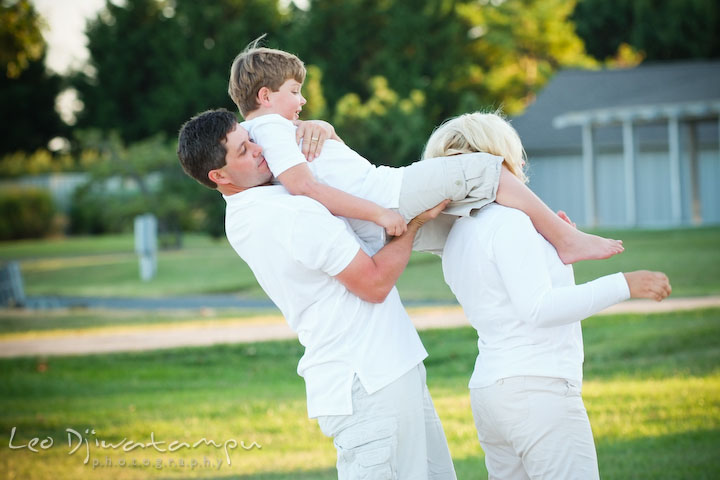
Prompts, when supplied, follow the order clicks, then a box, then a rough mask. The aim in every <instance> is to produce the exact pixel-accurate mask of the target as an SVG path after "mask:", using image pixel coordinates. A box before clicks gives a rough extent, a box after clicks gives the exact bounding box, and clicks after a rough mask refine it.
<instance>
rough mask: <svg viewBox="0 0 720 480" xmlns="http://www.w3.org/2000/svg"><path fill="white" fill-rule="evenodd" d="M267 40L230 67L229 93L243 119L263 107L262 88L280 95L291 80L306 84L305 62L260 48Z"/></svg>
mask: <svg viewBox="0 0 720 480" xmlns="http://www.w3.org/2000/svg"><path fill="white" fill-rule="evenodd" d="M264 37H265V35H263V36H261V37H260V38H258V39H256V40H254V41H253V42H252V43H250V45H248V46H247V47H245V50H243V51H242V52H240V54H239V55H238V56H237V57H235V60H234V61H233V63H232V66H231V67H230V82H229V85H228V93H229V94H230V97H231V98H232V99H233V102H235V105H237V107H238V109H239V110H240V113H241V114H242V116H243V117H246V116H247V114H248V113H250V112H252V111H253V110H256V109H257V108H258V107H259V106H260V105H259V104H258V101H257V95H258V92H259V91H260V89H261V88H262V87H268V88H269V89H270V90H272V91H273V92H277V91H278V89H280V87H281V86H282V84H283V83H285V82H286V81H287V80H289V79H291V78H292V79H294V80H296V81H297V82H300V83H303V82H304V81H305V65H304V64H303V62H302V60H300V59H299V58H298V57H296V56H295V55H293V54H292V53H288V52H283V51H282V50H275V49H273V48H265V47H260V46H258V45H259V43H260V41H261V40H262V39H263V38H264Z"/></svg>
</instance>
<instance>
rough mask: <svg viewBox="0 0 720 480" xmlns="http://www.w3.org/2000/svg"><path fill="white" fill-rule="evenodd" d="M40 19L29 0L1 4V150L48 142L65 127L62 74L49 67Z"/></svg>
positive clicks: (28, 148) (43, 145)
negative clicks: (59, 106) (58, 106)
mask: <svg viewBox="0 0 720 480" xmlns="http://www.w3.org/2000/svg"><path fill="white" fill-rule="evenodd" d="M41 25H42V19H41V18H40V16H39V15H38V14H37V12H36V11H35V9H34V8H33V6H32V5H31V4H30V3H29V2H28V1H27V0H21V1H16V2H9V1H3V2H2V3H1V4H0V130H1V131H2V132H3V134H2V136H3V141H2V142H1V143H0V156H1V155H5V154H7V153H10V152H15V151H19V150H24V151H34V150H37V149H39V148H46V147H47V144H48V141H49V140H50V139H51V138H53V137H55V136H58V135H62V134H63V133H65V132H64V124H63V122H62V121H61V120H60V117H59V116H58V114H57V112H56V111H55V98H56V97H57V95H58V93H60V88H61V79H60V77H58V76H57V75H55V74H52V73H50V72H48V71H47V70H46V69H45V66H44V60H45V41H44V40H43V37H42V35H41V33H40V28H41Z"/></svg>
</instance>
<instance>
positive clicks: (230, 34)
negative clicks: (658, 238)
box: [0, 0, 720, 246]
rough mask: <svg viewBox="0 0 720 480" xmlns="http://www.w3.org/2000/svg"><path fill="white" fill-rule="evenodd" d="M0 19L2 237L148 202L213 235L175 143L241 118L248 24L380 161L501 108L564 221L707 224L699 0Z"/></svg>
mask: <svg viewBox="0 0 720 480" xmlns="http://www.w3.org/2000/svg"><path fill="white" fill-rule="evenodd" d="M1 12H2V13H1V15H2V17H1V19H0V22H1V23H0V25H1V28H2V31H1V33H0V35H1V38H2V40H1V41H2V57H0V84H1V86H0V122H1V129H2V142H1V143H0V182H1V183H0V185H1V186H2V194H0V240H12V239H19V238H33V237H35V238H37V237H44V236H48V235H78V234H103V233H117V232H123V231H128V230H129V229H131V227H132V219H133V218H134V217H135V216H136V215H138V214H141V213H146V212H150V213H154V214H155V215H156V216H157V217H158V219H159V228H160V231H161V233H162V235H161V239H162V242H163V244H164V245H167V246H170V245H179V244H180V242H181V237H182V232H206V233H209V234H211V235H214V236H221V235H222V209H223V205H222V200H221V199H220V198H219V196H218V195H216V194H214V192H211V191H209V190H208V191H205V190H203V189H202V188H197V186H196V185H195V184H194V183H193V182H192V181H191V180H190V179H188V178H186V177H185V176H184V175H183V174H182V172H181V171H180V169H179V168H178V166H177V160H176V158H175V154H174V149H175V141H176V134H177V131H178V128H179V126H180V125H181V124H182V122H184V121H185V120H186V119H188V118H189V117H190V116H192V115H193V114H195V113H197V112H200V111H203V110H206V109H209V108H217V107H226V108H228V109H230V110H233V111H234V110H235V109H234V105H233V104H232V102H231V100H230V98H229V97H228V95H227V93H226V90H227V78H228V70H229V65H230V63H231V61H232V59H233V58H234V56H235V55H236V54H237V53H238V52H239V51H241V50H242V49H243V48H244V47H245V45H247V44H248V43H249V42H250V41H252V40H253V39H255V38H256V37H258V36H259V35H262V34H267V39H266V45H267V46H270V47H275V48H281V49H284V50H288V51H290V52H293V53H295V54H297V55H298V56H299V57H300V58H301V59H303V60H304V61H305V63H306V65H307V66H308V72H309V75H308V79H307V81H306V84H305V87H304V93H305V96H306V97H307V99H308V103H307V105H306V106H305V109H304V110H303V115H304V118H306V119H309V118H323V119H326V120H329V121H330V122H332V123H333V124H334V125H335V126H336V128H337V130H338V132H339V134H340V135H341V136H342V137H343V138H344V139H345V140H346V142H347V143H348V144H349V145H351V146H352V147H353V148H354V149H356V150H357V151H358V152H360V153H361V154H362V155H364V156H365V157H366V158H368V159H369V160H370V161H372V162H374V163H376V164H387V165H406V164H408V163H411V162H413V161H415V160H417V159H418V158H419V154H420V152H421V151H422V147H423V145H424V142H425V140H426V139H427V137H428V135H429V134H430V132H431V131H432V129H433V128H434V127H435V126H437V125H438V124H439V123H440V122H442V121H443V120H445V119H447V118H448V117H450V116H453V115H457V114H461V113H465V112H470V111H475V110H495V109H502V111H504V112H505V113H506V114H507V115H509V116H510V117H512V118H513V124H514V125H515V126H516V128H517V129H518V131H519V132H520V134H521V137H522V138H523V139H524V142H525V147H526V149H527V151H528V153H529V156H530V165H531V169H530V178H531V187H532V188H533V189H534V190H535V191H536V192H537V193H538V194H539V195H540V196H541V197H543V198H544V199H545V200H546V201H547V202H548V203H549V204H550V205H551V206H552V207H554V208H556V209H557V208H564V209H566V210H568V212H569V213H570V214H571V217H573V218H574V219H575V220H576V221H577V222H578V224H580V225H585V226H613V227H615V226H624V227H633V226H653V227H654V226H671V225H687V224H703V223H704V224H708V223H718V222H720V207H719V205H720V197H718V194H717V192H716V189H715V188H714V187H715V186H716V185H717V184H718V182H719V181H720V155H719V154H718V131H720V126H719V125H720V124H719V122H718V110H720V107H718V104H717V102H718V99H720V61H719V60H718V57H720V35H718V33H717V32H718V31H720V13H719V12H720V7H718V4H717V2H715V1H713V0H692V1H683V2H679V1H670V0H666V1H650V0H639V1H634V2H628V1H626V0H579V1H573V0H542V1H540V0H535V1H532V0H507V1H500V0H492V1H490V0H485V1H483V0H480V1H448V0H404V1H399V0H398V1H395V0H389V1H388V0H362V1H358V0H350V1H339V0H337V1H336V0H326V1H296V2H292V1H288V0H285V1H279V2H278V1H276V0H217V1H213V2H195V1H190V0H124V1H122V0H112V1H107V2H103V1H102V0H85V1H80V0H75V1H74V0H63V1H56V0H3V1H2V11H1ZM693 82H695V83H693ZM697 82H700V83H699V84H698V83H697ZM648 108H649V109H650V111H649V112H648ZM653 108H654V109H655V110H654V111H653V110H652V109H653ZM643 109H644V110H643ZM671 109H674V110H673V112H675V113H668V112H669V111H670V110H671ZM569 114H570V115H569ZM572 114H575V116H573V115H572ZM568 115H569V117H568ZM673 119H674V120H673ZM558 122H560V123H558ZM673 122H675V123H673ZM628 123H630V130H631V131H632V133H631V134H630V135H628V134H627V132H624V131H623V129H625V130H627V126H628V125H627V124H628ZM583 125H589V126H590V128H589V129H588V130H589V131H590V132H592V133H594V134H595V135H594V136H593V137H592V139H591V143H587V140H586V136H587V132H586V131H585V130H584V127H583ZM672 125H675V126H676V127H677V129H676V130H677V135H676V137H677V138H676V137H674V136H673V134H672V132H673V131H675V130H673V127H672ZM633 140H634V141H633ZM628 141H630V142H631V143H630V144H628ZM583 142H585V145H586V148H585V149H583ZM673 142H674V143H673ZM587 145H593V147H594V148H591V149H588V148H587ZM628 145H629V146H628ZM673 148H676V150H677V152H678V153H676V154H673ZM591 152H592V153H594V154H595V155H594V158H592V159H590V160H588V155H589V154H590V153H591ZM629 152H632V155H630V153H629ZM630 157H633V158H630ZM676 157H677V158H676Z"/></svg>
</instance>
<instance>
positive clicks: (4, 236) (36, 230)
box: [0, 188, 55, 240]
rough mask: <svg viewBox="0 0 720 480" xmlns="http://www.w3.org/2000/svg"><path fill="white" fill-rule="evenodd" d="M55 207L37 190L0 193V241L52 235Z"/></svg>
mask: <svg viewBox="0 0 720 480" xmlns="http://www.w3.org/2000/svg"><path fill="white" fill-rule="evenodd" d="M54 216H55V206H54V204H53V201H52V198H51V197H50V193H49V192H48V191H47V190H43V189H39V188H10V189H7V190H5V191H3V192H0V240H18V239H22V238H41V237H44V236H46V235H47V234H48V233H50V232H51V231H52V228H53V217H54Z"/></svg>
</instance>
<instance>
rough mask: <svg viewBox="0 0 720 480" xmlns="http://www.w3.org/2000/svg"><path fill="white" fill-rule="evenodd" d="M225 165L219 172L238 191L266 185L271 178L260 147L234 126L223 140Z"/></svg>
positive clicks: (239, 127)
mask: <svg viewBox="0 0 720 480" xmlns="http://www.w3.org/2000/svg"><path fill="white" fill-rule="evenodd" d="M225 149H226V150H227V153H225V163H226V165H225V166H224V167H222V168H221V169H220V170H221V171H222V172H223V174H224V175H225V176H226V177H227V178H228V179H229V180H230V183H231V184H232V185H233V186H235V187H238V188H240V189H246V188H252V187H257V186H258V185H263V184H266V183H268V182H269V181H270V179H271V178H272V173H271V172H270V169H269V168H268V165H267V162H265V157H263V154H262V147H260V145H258V144H257V143H255V142H253V141H251V140H250V137H249V135H248V132H247V130H245V129H244V128H243V127H241V126H240V124H236V125H235V128H234V129H233V130H232V131H231V132H230V133H228V134H227V137H226V140H225Z"/></svg>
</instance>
